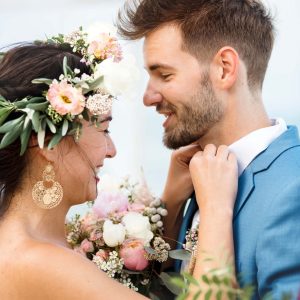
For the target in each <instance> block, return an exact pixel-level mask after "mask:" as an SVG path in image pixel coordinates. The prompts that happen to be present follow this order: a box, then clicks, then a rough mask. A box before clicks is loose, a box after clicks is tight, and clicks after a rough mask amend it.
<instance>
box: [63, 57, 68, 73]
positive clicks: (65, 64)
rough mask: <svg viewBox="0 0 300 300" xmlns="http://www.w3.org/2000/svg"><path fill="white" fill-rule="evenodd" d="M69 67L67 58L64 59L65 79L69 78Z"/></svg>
mask: <svg viewBox="0 0 300 300" xmlns="http://www.w3.org/2000/svg"><path fill="white" fill-rule="evenodd" d="M67 65H68V59H67V57H66V56H65V57H64V59H63V71H64V75H65V77H67V76H68V71H67Z"/></svg>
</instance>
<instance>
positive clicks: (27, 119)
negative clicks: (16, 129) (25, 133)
mask: <svg viewBox="0 0 300 300" xmlns="http://www.w3.org/2000/svg"><path fill="white" fill-rule="evenodd" d="M29 122H30V117H29V116H28V115H27V116H26V118H25V120H24V125H23V130H26V128H27V126H28V124H29Z"/></svg>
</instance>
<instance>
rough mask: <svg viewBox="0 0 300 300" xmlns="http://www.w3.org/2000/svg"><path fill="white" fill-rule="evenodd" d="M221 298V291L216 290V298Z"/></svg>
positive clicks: (219, 299) (217, 299)
mask: <svg viewBox="0 0 300 300" xmlns="http://www.w3.org/2000/svg"><path fill="white" fill-rule="evenodd" d="M221 299H222V291H218V292H217V295H216V300H221Z"/></svg>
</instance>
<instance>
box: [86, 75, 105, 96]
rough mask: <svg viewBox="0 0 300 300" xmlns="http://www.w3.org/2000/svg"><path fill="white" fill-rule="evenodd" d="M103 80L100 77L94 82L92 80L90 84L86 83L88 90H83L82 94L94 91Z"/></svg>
mask: <svg viewBox="0 0 300 300" xmlns="http://www.w3.org/2000/svg"><path fill="white" fill-rule="evenodd" d="M103 78H104V77H103V76H100V77H98V78H96V79H95V80H93V81H92V82H89V83H88V85H89V88H88V89H85V88H83V90H82V92H83V94H87V93H88V92H90V91H93V90H95V89H96V88H97V87H98V86H99V85H100V83H101V82H102V81H103Z"/></svg>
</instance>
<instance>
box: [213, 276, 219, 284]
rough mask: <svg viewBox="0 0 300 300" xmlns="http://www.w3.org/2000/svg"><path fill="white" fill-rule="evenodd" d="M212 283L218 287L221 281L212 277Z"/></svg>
mask: <svg viewBox="0 0 300 300" xmlns="http://www.w3.org/2000/svg"><path fill="white" fill-rule="evenodd" d="M212 281H213V283H215V284H216V285H220V284H221V280H220V279H219V278H218V276H216V275H214V276H213V278H212Z"/></svg>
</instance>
